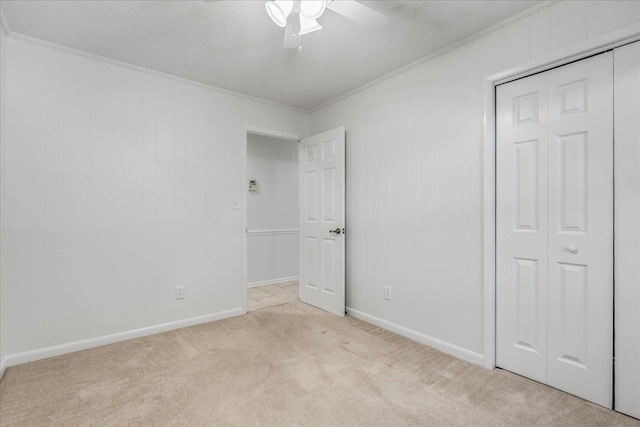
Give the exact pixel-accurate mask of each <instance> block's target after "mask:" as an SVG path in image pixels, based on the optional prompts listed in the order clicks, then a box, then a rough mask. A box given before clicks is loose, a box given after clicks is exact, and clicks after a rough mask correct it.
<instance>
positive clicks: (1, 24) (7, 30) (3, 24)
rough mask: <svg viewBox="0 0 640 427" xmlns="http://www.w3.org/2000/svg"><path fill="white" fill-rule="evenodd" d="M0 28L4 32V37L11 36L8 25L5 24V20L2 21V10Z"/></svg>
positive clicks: (0, 11) (0, 12)
mask: <svg viewBox="0 0 640 427" xmlns="http://www.w3.org/2000/svg"><path fill="white" fill-rule="evenodd" d="M0 27H2V31H4V35H5V36H10V35H11V28H9V24H7V20H6V19H4V14H3V13H2V9H0Z"/></svg>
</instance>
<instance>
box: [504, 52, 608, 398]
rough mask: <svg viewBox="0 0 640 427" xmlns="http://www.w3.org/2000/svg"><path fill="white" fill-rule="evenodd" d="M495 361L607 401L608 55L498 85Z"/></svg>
mask: <svg viewBox="0 0 640 427" xmlns="http://www.w3.org/2000/svg"><path fill="white" fill-rule="evenodd" d="M497 114H498V115H497V120H498V122H497V170H496V174H497V189H496V191H497V210H496V215H497V217H496V221H497V228H496V233H497V236H496V238H497V259H496V262H497V364H498V366H499V367H502V368H504V369H508V370H511V371H513V372H516V373H518V374H521V375H524V376H527V377H529V378H532V379H535V380H537V381H540V382H543V383H546V384H549V385H551V386H553V387H556V388H559V389H561V390H564V391H567V392H569V393H571V394H575V395H577V396H580V397H583V398H585V399H587V400H590V401H592V402H595V403H598V404H600V405H603V406H606V407H611V405H612V395H613V377H612V366H613V58H612V54H611V53H605V54H602V55H598V56H595V57H593V58H589V59H585V60H583V61H579V62H575V63H573V64H569V65H567V66H564V67H560V68H556V69H554V70H551V71H548V72H545V73H540V74H537V75H534V76H531V77H528V78H524V79H521V80H517V81H514V82H511V83H507V84H505V85H502V86H500V87H498V88H497Z"/></svg>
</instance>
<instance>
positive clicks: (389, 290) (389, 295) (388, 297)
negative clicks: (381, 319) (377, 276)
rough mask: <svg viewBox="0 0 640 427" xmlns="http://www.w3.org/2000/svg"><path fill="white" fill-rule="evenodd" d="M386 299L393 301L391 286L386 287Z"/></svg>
mask: <svg viewBox="0 0 640 427" xmlns="http://www.w3.org/2000/svg"><path fill="white" fill-rule="evenodd" d="M384 299H386V300H389V301H391V286H385V287H384Z"/></svg>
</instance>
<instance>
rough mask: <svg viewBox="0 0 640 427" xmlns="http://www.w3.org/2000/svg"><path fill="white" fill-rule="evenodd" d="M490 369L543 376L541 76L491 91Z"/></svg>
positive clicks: (544, 113)
mask: <svg viewBox="0 0 640 427" xmlns="http://www.w3.org/2000/svg"><path fill="white" fill-rule="evenodd" d="M497 101H498V116H497V120H498V134H497V156H498V158H497V163H496V164H497V170H496V174H497V188H496V190H497V201H498V204H497V210H496V215H497V229H496V233H497V247H498V248H499V249H498V252H497V279H498V280H497V284H498V292H497V298H498V301H497V309H498V310H497V313H496V316H497V320H498V323H497V337H498V339H497V354H496V360H497V364H498V366H500V367H502V368H504V369H508V370H510V371H513V372H516V373H518V374H521V375H524V376H527V377H529V378H532V379H535V380H537V381H541V382H545V381H546V353H547V340H546V334H547V306H546V300H547V294H546V292H547V283H546V271H547V262H546V252H547V181H546V178H547V76H546V75H538V76H533V77H530V78H527V79H523V80H519V81H517V82H514V83H510V84H507V85H503V86H500V87H498V88H497Z"/></svg>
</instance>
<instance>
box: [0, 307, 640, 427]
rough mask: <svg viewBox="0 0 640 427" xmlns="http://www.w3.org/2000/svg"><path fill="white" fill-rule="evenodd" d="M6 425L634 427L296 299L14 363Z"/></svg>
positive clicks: (3, 396) (0, 408)
mask: <svg viewBox="0 0 640 427" xmlns="http://www.w3.org/2000/svg"><path fill="white" fill-rule="evenodd" d="M0 419H1V421H0V424H1V425H3V426H5V425H6V426H9V425H28V426H33V425H63V426H76V425H178V426H191V425H193V426H208V425H221V426H223V425H230V426H253V425H264V426H285V425H290V426H302V425H318V426H351V425H369V426H400V425H422V426H444V425H446V426H457V425H467V426H469V425H472V426H528V425H537V426H553V425H556V426H581V427H582V426H640V422H639V421H637V420H634V419H632V418H629V417H625V416H624V415H621V414H618V413H615V412H613V411H609V410H606V409H604V408H601V407H599V406H596V405H593V404H590V403H588V402H586V401H584V400H581V399H578V398H576V397H573V396H570V395H568V394H565V393H563V392H560V391H557V390H554V389H552V388H549V387H546V386H544V385H541V384H538V383H535V382H533V381H530V380H527V379H525V378H522V377H519V376H517V375H514V374H511V373H509V372H506V371H501V370H496V371H488V370H485V369H482V368H481V367H478V366H474V365H471V364H469V363H466V362H463V361H460V360H457V359H455V358H453V357H451V356H448V355H446V354H443V353H441V352H438V351H436V350H433V349H431V348H429V347H425V346H423V345H420V344H418V343H415V342H412V341H410V340H408V339H405V338H402V337H400V336H398V335H395V334H393V333H390V332H387V331H384V330H382V329H379V328H377V327H375V326H372V325H369V324H367V323H364V322H361V321H359V320H357V319H354V318H352V317H345V318H339V317H335V316H332V315H330V314H327V313H324V312H322V311H320V310H317V309H315V308H312V307H309V306H307V305H305V304H303V303H300V302H292V303H288V304H284V305H279V306H275V307H270V308H265V309H262V310H257V311H254V312H251V313H249V314H248V315H246V316H241V317H237V318H233V319H227V320H223V321H219V322H213V323H209V324H205V325H199V326H193V327H189V328H185V329H181V330H177V331H172V332H167V333H163V334H159V335H154V336H150V337H145V338H140V339H136V340H132V341H127V342H123V343H118V344H113V345H109V346H105V347H100V348H96V349H91V350H87V351H82V352H78V353H74V354H70V355H65V356H60V357H55V358H51V359H48V360H43V361H38V362H33V363H28V364H25V365H21V366H16V367H11V368H9V369H8V370H7V372H6V373H5V377H4V379H3V380H2V381H1V382H0Z"/></svg>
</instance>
